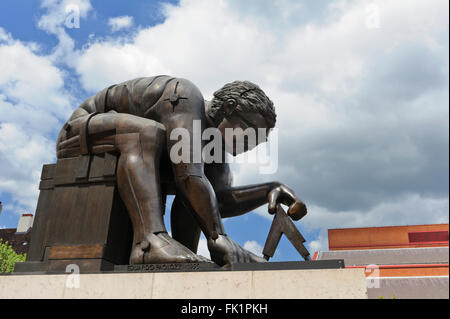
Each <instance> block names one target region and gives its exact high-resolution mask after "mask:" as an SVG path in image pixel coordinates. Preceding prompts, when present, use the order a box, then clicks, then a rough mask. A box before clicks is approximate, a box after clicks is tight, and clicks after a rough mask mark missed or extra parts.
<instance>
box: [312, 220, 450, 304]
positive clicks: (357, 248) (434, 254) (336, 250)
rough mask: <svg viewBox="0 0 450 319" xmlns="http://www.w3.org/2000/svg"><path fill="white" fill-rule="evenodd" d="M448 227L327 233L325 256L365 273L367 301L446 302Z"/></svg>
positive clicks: (318, 255) (317, 257)
mask: <svg viewBox="0 0 450 319" xmlns="http://www.w3.org/2000/svg"><path fill="white" fill-rule="evenodd" d="M448 243H449V224H431V225H407V226H387V227H364V228H343V229H329V230H328V246H329V251H327V252H316V253H315V254H314V257H313V259H314V260H326V259H344V261H345V265H346V267H347V268H365V269H366V277H367V280H368V293H369V298H449V290H448V289H449V284H448V282H449V250H448V246H449V245H448Z"/></svg>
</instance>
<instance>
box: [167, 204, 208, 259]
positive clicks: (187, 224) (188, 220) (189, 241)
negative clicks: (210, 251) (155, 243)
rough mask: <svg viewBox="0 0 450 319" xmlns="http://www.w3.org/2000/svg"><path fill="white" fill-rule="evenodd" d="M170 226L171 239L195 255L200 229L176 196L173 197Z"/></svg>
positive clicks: (190, 213)
mask: <svg viewBox="0 0 450 319" xmlns="http://www.w3.org/2000/svg"><path fill="white" fill-rule="evenodd" d="M170 225H171V228H172V236H173V238H174V239H175V240H177V241H179V242H180V243H181V244H183V245H184V246H186V247H187V248H189V249H190V250H192V251H193V252H195V253H196V252H197V249H198V242H199V239H200V234H201V229H200V226H199V225H198V222H197V220H196V219H195V217H194V215H193V214H192V212H190V211H189V208H187V207H186V206H185V205H183V202H182V200H181V199H180V197H178V196H175V199H174V201H173V203H172V209H171V212H170Z"/></svg>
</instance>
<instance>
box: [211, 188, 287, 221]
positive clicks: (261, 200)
mask: <svg viewBox="0 0 450 319" xmlns="http://www.w3.org/2000/svg"><path fill="white" fill-rule="evenodd" d="M280 185H281V184H280V183H278V182H269V183H262V184H255V185H246V186H238V187H224V188H222V189H217V190H216V196H217V200H218V202H219V211H220V214H221V216H222V218H227V217H234V216H239V215H243V214H246V213H248V212H250V211H252V210H254V209H256V208H258V207H260V206H262V205H264V204H267V203H268V202H269V193H270V192H271V191H272V190H273V189H275V188H276V187H278V186H280Z"/></svg>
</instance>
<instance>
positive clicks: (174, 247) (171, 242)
mask: <svg viewBox="0 0 450 319" xmlns="http://www.w3.org/2000/svg"><path fill="white" fill-rule="evenodd" d="M198 262H209V263H211V262H212V261H211V260H209V259H207V258H205V257H203V256H199V255H197V254H194V253H193V252H192V251H191V250H189V249H188V248H187V247H185V246H183V245H181V244H180V243H179V242H177V241H176V240H175V239H173V238H172V237H170V236H169V235H168V234H167V233H158V234H151V235H149V236H147V240H144V241H143V242H141V243H139V244H137V245H136V246H135V247H134V248H133V250H132V252H131V256H130V263H131V264H165V263H167V264H171V263H198Z"/></svg>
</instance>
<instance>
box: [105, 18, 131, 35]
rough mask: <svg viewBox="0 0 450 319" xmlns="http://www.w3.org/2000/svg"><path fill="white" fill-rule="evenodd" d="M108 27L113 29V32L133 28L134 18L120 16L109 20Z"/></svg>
mask: <svg viewBox="0 0 450 319" xmlns="http://www.w3.org/2000/svg"><path fill="white" fill-rule="evenodd" d="M108 25H109V26H110V27H111V31H112V32H116V31H119V30H123V29H128V28H131V27H132V26H133V17H130V16H120V17H114V18H109V20H108Z"/></svg>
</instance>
